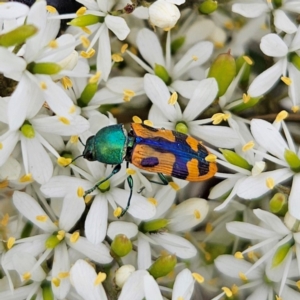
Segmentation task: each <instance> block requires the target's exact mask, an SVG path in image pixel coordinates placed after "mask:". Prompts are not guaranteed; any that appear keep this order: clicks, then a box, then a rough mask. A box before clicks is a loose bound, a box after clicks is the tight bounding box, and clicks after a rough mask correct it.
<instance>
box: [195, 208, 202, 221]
mask: <svg viewBox="0 0 300 300" xmlns="http://www.w3.org/2000/svg"><path fill="white" fill-rule="evenodd" d="M194 217H195V218H196V219H198V220H199V219H200V218H201V214H200V211H199V210H198V209H195V210H194Z"/></svg>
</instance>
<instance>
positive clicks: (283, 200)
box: [269, 193, 288, 216]
mask: <svg viewBox="0 0 300 300" xmlns="http://www.w3.org/2000/svg"><path fill="white" fill-rule="evenodd" d="M269 206H270V211H271V212H272V213H274V214H276V215H279V216H284V215H285V214H286V212H287V210H288V202H287V197H286V195H284V194H282V193H276V194H275V195H274V196H273V197H272V199H271V200H270V203H269Z"/></svg>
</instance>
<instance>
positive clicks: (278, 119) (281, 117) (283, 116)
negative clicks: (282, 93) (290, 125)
mask: <svg viewBox="0 0 300 300" xmlns="http://www.w3.org/2000/svg"><path fill="white" fill-rule="evenodd" d="M288 116H289V114H288V112H287V111H286V110H282V111H281V112H280V113H279V114H278V115H277V116H276V119H275V122H281V121H283V120H285V119H286V118H287V117H288Z"/></svg>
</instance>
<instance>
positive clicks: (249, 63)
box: [243, 55, 253, 66]
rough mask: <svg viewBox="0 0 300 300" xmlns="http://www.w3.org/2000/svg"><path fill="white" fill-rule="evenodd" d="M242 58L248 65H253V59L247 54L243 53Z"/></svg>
mask: <svg viewBox="0 0 300 300" xmlns="http://www.w3.org/2000/svg"><path fill="white" fill-rule="evenodd" d="M243 59H244V61H245V62H246V63H247V64H248V65H250V66H252V65H253V60H252V59H251V58H250V57H249V56H246V55H244V56H243Z"/></svg>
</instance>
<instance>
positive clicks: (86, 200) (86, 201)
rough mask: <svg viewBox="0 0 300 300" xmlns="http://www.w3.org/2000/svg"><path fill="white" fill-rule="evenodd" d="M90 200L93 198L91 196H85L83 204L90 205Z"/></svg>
mask: <svg viewBox="0 0 300 300" xmlns="http://www.w3.org/2000/svg"><path fill="white" fill-rule="evenodd" d="M92 198H93V196H92V195H86V196H85V197H84V203H85V204H88V203H90V202H91V200H92Z"/></svg>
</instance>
